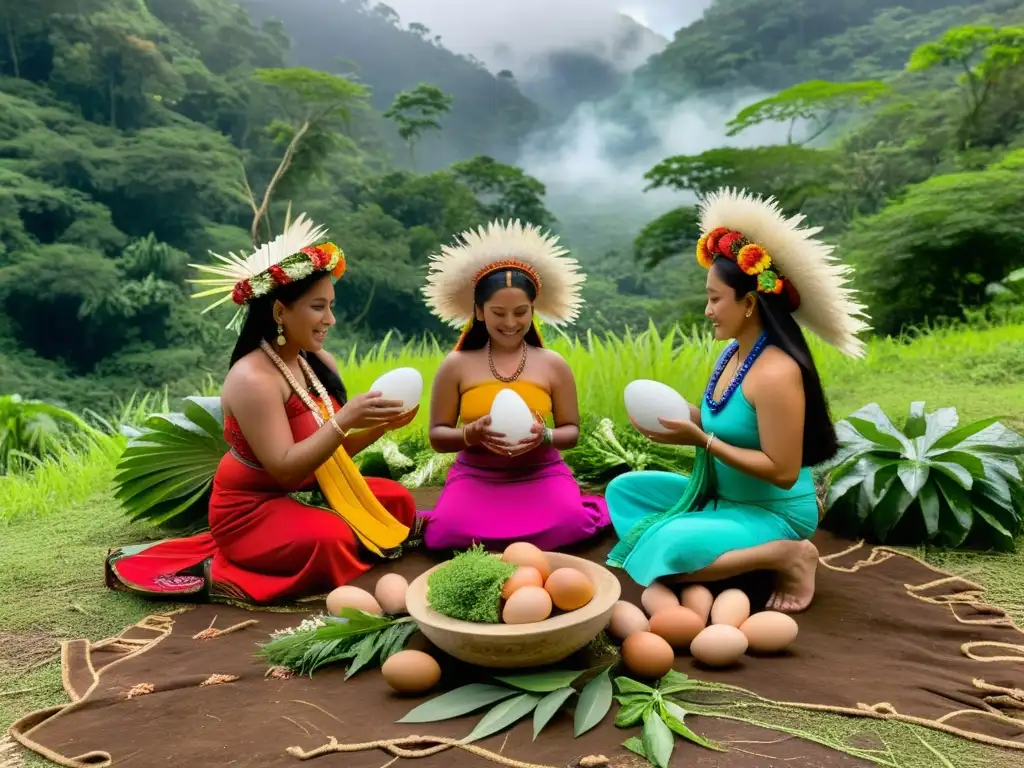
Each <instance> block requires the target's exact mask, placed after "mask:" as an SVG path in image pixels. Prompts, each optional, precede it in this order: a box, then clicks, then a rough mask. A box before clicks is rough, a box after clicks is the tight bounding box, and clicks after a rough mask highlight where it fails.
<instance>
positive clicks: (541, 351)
mask: <svg viewBox="0 0 1024 768" xmlns="http://www.w3.org/2000/svg"><path fill="white" fill-rule="evenodd" d="M533 353H534V354H536V355H537V356H538V357H540V359H541V360H543V361H544V364H545V365H549V366H551V369H552V370H553V371H555V372H556V373H572V369H570V368H569V363H568V362H566V360H565V358H564V357H562V356H561V355H560V354H559V353H558V352H555V350H553V349H548V348H546V347H536V348H534V350H533Z"/></svg>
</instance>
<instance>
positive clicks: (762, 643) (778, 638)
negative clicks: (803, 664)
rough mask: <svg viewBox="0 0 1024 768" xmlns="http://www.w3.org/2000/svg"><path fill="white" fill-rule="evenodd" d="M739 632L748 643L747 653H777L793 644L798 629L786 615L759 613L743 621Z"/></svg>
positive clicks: (775, 612) (774, 612)
mask: <svg viewBox="0 0 1024 768" xmlns="http://www.w3.org/2000/svg"><path fill="white" fill-rule="evenodd" d="M740 631H741V632H742V633H743V634H744V635H746V636H747V640H748V641H749V646H748V648H747V651H748V652H750V651H753V652H754V653H779V652H781V651H784V650H786V649H787V648H789V646H790V645H792V644H793V641H794V640H796V636H797V633H798V632H799V631H800V628H799V627H798V626H797V624H796V621H795V620H794V619H793V617H792V616H790V615H788V614H785V613H780V612H778V611H761V612H760V613H755V614H754V615H753V616H751V617H750V618H749V619H747V620H746V621H744V622H743V623H742V624H741V625H740Z"/></svg>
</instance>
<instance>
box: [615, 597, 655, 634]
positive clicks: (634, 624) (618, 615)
mask: <svg viewBox="0 0 1024 768" xmlns="http://www.w3.org/2000/svg"><path fill="white" fill-rule="evenodd" d="M650 629H651V623H650V622H649V621H648V620H647V617H646V616H645V615H644V612H643V611H641V610H640V609H639V608H637V607H636V606H635V605H633V604H632V603H627V602H626V601H625V600H619V601H618V602H617V603H615V605H614V606H613V607H612V616H611V619H610V620H609V622H608V632H610V633H611V635H612V637H617V638H618V639H619V640H625V639H626V638H627V637H629V636H630V635H635V634H636V633H637V632H648V631H649V630H650Z"/></svg>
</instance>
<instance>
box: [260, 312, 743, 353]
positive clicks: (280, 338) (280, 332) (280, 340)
mask: <svg viewBox="0 0 1024 768" xmlns="http://www.w3.org/2000/svg"><path fill="white" fill-rule="evenodd" d="M748 317H749V315H748ZM286 341H287V339H285V337H284V326H283V325H281V324H280V323H278V324H277V346H279V347H283V346H284V345H285V342H286Z"/></svg>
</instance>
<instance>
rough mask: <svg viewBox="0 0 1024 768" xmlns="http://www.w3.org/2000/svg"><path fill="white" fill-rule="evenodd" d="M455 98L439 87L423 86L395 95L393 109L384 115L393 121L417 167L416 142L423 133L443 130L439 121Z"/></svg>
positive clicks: (421, 84) (449, 109)
mask: <svg viewBox="0 0 1024 768" xmlns="http://www.w3.org/2000/svg"><path fill="white" fill-rule="evenodd" d="M452 101H453V97H452V96H449V95H448V94H447V93H445V92H444V91H442V90H441V89H440V88H438V87H437V86H436V85H430V84H429V83H420V84H419V85H417V86H416V87H415V88H413V89H412V90H411V91H399V92H398V93H397V94H395V99H394V101H392V102H391V106H390V107H388V109H387V111H386V112H384V117H386V118H388V119H389V120H392V121H394V123H395V126H396V127H397V128H398V135H399V136H401V137H402V139H403V140H404V141H405V143H406V144H407V145H408V147H409V160H410V161H411V162H412V163H413V166H415V164H416V158H415V154H414V150H415V146H416V142H418V141H419V140H420V137H421V136H422V135H423V133H424V131H427V130H435V131H439V130H441V123H440V121H439V120H438V119H437V118H438V117H439V116H440V115H444V114H447V113H448V112H450V111H451V108H452Z"/></svg>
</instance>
